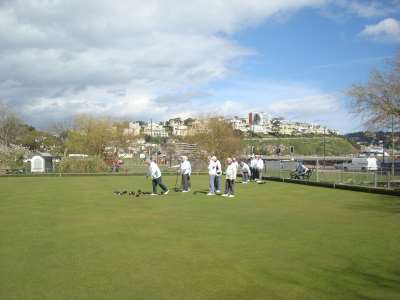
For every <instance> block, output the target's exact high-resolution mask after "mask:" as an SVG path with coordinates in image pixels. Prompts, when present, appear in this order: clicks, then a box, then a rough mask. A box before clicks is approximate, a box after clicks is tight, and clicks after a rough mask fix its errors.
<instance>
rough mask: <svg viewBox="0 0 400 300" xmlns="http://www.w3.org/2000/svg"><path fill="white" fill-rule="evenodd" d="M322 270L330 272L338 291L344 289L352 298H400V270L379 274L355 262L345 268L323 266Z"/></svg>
mask: <svg viewBox="0 0 400 300" xmlns="http://www.w3.org/2000/svg"><path fill="white" fill-rule="evenodd" d="M371 267H373V266H371ZM321 270H322V271H323V272H324V273H327V274H330V277H331V278H332V279H333V285H334V286H335V289H336V290H337V291H343V292H344V294H346V295H349V296H350V297H351V299H383V298H390V299H400V272H399V271H392V272H389V271H386V272H384V271H382V273H381V274H378V273H376V272H373V271H365V270H361V269H360V268H358V267H357V266H356V265H355V264H350V265H349V266H348V267H346V268H343V269H336V270H332V269H327V268H321Z"/></svg>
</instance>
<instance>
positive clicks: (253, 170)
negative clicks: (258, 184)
mask: <svg viewBox="0 0 400 300" xmlns="http://www.w3.org/2000/svg"><path fill="white" fill-rule="evenodd" d="M256 166H257V160H256V158H255V156H254V154H253V155H252V156H251V159H250V173H251V180H256V178H258V177H257V168H256Z"/></svg>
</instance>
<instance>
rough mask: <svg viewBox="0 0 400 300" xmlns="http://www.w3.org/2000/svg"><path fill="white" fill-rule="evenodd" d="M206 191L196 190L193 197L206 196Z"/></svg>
mask: <svg viewBox="0 0 400 300" xmlns="http://www.w3.org/2000/svg"><path fill="white" fill-rule="evenodd" d="M208 192H209V191H208V190H197V191H193V195H207V194H208Z"/></svg>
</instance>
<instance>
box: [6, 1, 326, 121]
mask: <svg viewBox="0 0 400 300" xmlns="http://www.w3.org/2000/svg"><path fill="white" fill-rule="evenodd" d="M324 3H325V1H324V0H285V1H282V0H280V1H278V0H277V1H264V0H231V1H214V0H192V1H186V0H174V1H163V0H148V1H141V0H137V1H128V0H116V1H106V0H87V1H80V0H68V1H67V0H65V1H62V0H57V1H39V0H16V1H7V0H6V1H0V40H1V43H0V85H1V87H2V88H1V89H0V101H1V100H3V101H6V102H8V103H9V104H11V105H14V106H15V107H18V108H19V110H20V111H22V112H24V115H25V117H27V118H30V119H31V120H33V119H34V116H35V114H36V115H42V116H43V115H45V116H53V118H54V119H56V118H58V117H64V116H68V114H73V113H76V112H82V111H89V112H98V113H109V114H110V115H117V116H118V115H121V114H122V113H123V114H124V115H131V116H132V117H133V116H139V115H142V116H147V115H148V113H143V111H147V110H150V111H152V113H153V114H157V113H158V114H161V112H165V110H168V109H169V106H172V107H173V106H174V100H173V99H171V100H170V101H169V102H166V100H164V103H163V105H164V106H165V107H164V108H163V109H159V108H158V106H157V105H154V104H155V102H156V101H157V100H159V99H166V97H165V95H170V94H172V95H178V94H179V93H180V92H181V91H185V90H190V89H191V88H196V87H198V86H199V85H202V84H205V83H208V82H210V81H213V80H216V79H221V78H225V77H226V76H227V74H229V73H230V72H231V71H232V69H233V65H232V64H233V63H235V64H236V63H237V62H240V61H241V59H242V58H243V57H246V56H247V55H252V54H253V50H251V49H246V48H244V47H242V46H240V45H239V44H237V42H236V41H234V40H233V39H232V34H233V33H235V32H237V31H238V30H241V29H243V28H245V27H247V26H253V25H256V24H258V23H260V22H262V21H264V20H265V19H267V18H269V17H273V16H274V15H277V14H282V13H286V12H292V11H294V10H297V9H301V8H303V7H306V6H313V7H315V6H320V5H323V4H324ZM11 83H12V84H11ZM144 99H145V100H144ZM120 112H122V113H120ZM36 121H37V122H39V121H43V117H38V118H37V120H36Z"/></svg>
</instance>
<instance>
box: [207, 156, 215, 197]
mask: <svg viewBox="0 0 400 300" xmlns="http://www.w3.org/2000/svg"><path fill="white" fill-rule="evenodd" d="M208 159H209V163H208V176H209V177H210V184H209V186H210V190H209V192H208V194H207V195H208V196H213V195H215V177H216V176H217V163H216V160H217V158H216V157H215V156H213V157H209V158H208Z"/></svg>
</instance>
